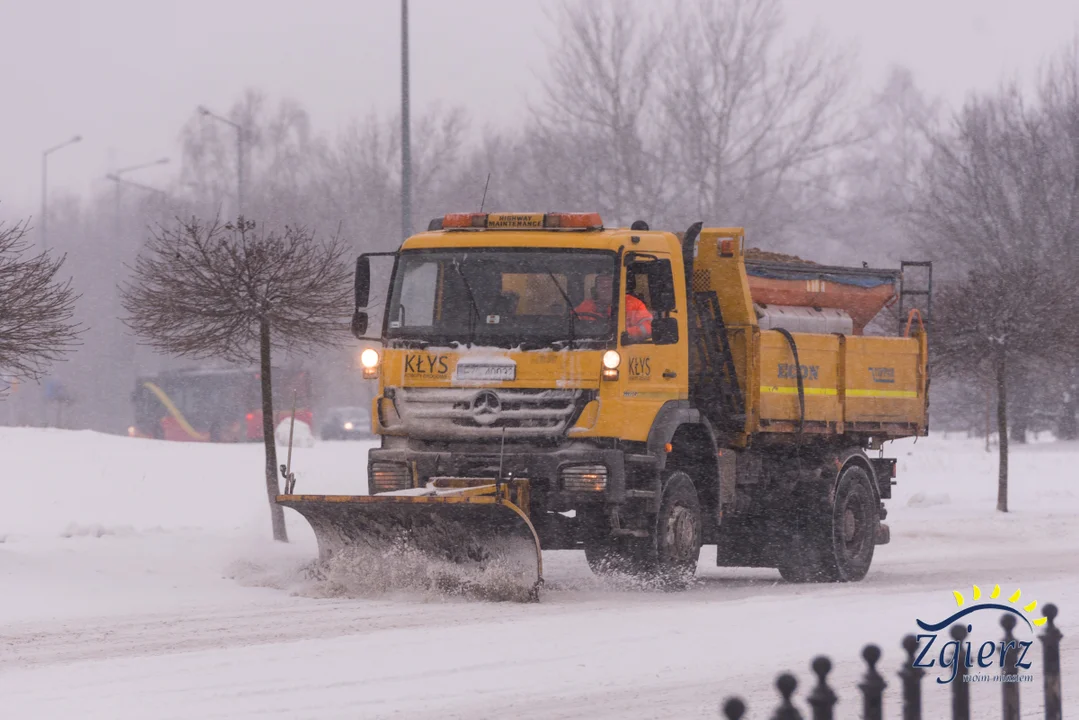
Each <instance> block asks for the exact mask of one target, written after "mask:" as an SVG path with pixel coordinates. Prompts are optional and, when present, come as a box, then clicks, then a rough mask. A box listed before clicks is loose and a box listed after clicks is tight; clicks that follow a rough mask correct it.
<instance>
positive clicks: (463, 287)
mask: <svg viewBox="0 0 1079 720" xmlns="http://www.w3.org/2000/svg"><path fill="white" fill-rule="evenodd" d="M616 270H617V262H616V256H615V254H614V253H613V252H597V251H587V252H585V251H577V250H551V251H547V250H523V251H509V250H488V249H467V250H464V249H455V250H449V251H422V252H421V251H417V252H412V253H403V254H402V255H401V258H400V260H399V261H398V264H397V272H396V275H395V277H394V281H393V287H392V289H391V291H390V304H389V308H388V310H387V313H386V318H387V323H386V337H387V338H390V339H393V338H400V339H411V340H422V341H427V342H432V343H451V342H459V343H469V342H471V343H474V344H478V345H492V346H502V347H512V346H514V345H518V344H526V345H527V344H532V343H539V344H545V345H551V344H558V343H567V344H570V343H572V344H575V345H582V344H583V345H588V344H591V345H595V344H596V343H597V342H605V341H607V340H608V339H609V338H611V337H613V335H614V320H613V319H612V318H611V317H610V314H611V313H608V312H605V313H602V314H600V313H596V312H590V313H584V312H582V310H583V309H584V308H589V307H591V308H592V309H594V307H595V301H596V300H597V299H598V300H600V301H601V302H600V305H601V306H602V307H604V308H607V307H609V306H611V304H612V301H613V297H614V294H613V293H614V289H613V287H612V284H611V283H610V282H601V283H600V288H602V290H603V291H604V292H605V293H608V294H607V296H606V297H603V298H597V297H594V296H595V295H596V294H597V289H596V278H597V276H605V278H607V279H609V278H612V277H615V276H616ZM589 301H591V302H589ZM571 308H574V309H576V312H574V313H572V314H571V312H570V311H571Z"/></svg>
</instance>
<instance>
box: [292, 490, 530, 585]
mask: <svg viewBox="0 0 1079 720" xmlns="http://www.w3.org/2000/svg"><path fill="white" fill-rule="evenodd" d="M507 489H508V488H507V486H506V485H502V486H500V487H497V488H496V487H495V486H494V485H490V486H484V487H471V488H468V489H467V491H471V492H470V494H465V493H462V492H460V491H456V492H455V491H454V490H443V491H440V490H438V489H436V488H433V487H432V488H424V489H422V490H417V491H413V492H424V491H427V492H426V493H425V494H422V495H418V494H409V495H397V494H383V495H370V496H366V495H279V496H278V497H277V502H278V503H279V504H281V505H284V506H285V507H290V508H292V509H294V510H296V512H298V513H300V514H301V515H303V516H304V518H305V519H306V520H307V522H308V523H309V524H310V525H311V528H312V529H313V530H314V532H315V538H316V539H317V540H318V547H319V560H320V563H321V564H322V565H323V566H326V567H332V569H333V571H334V573H335V574H336V573H338V572H341V571H345V572H347V573H348V574H350V575H352V578H351V580H353V581H354V582H352V583H350V584H355V585H356V586H357V587H361V588H363V587H368V588H370V589H374V590H379V591H388V590H395V589H410V590H436V591H438V592H440V593H447V594H455V595H467V596H473V597H479V598H483V599H488V600H514V601H518V602H530V601H535V600H538V598H539V586H540V584H541V583H542V561H541V556H540V546H539V540H538V538H537V537H536V533H535V530H534V529H533V527H532V524H531V523H530V522H529V521H528V518H527V516H526V515H525V514H524V513H523V512H522V511H521V510H520V508H518V507H517V506H516V505H514V504H513V503H511V502H510V501H509V500H508V499H506V497H505V495H506V490H507ZM467 491H466V492H467ZM436 493H438V494H436ZM441 493H453V494H441Z"/></svg>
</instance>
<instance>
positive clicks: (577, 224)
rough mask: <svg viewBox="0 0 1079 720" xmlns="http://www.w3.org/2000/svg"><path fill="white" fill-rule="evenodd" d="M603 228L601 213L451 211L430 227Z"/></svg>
mask: <svg viewBox="0 0 1079 720" xmlns="http://www.w3.org/2000/svg"><path fill="white" fill-rule="evenodd" d="M465 228H468V229H475V228H479V229H488V230H600V229H602V228H603V219H602V218H601V217H600V216H599V213H594V212H588V213H547V214H546V215H545V214H543V213H490V214H487V213H447V214H446V215H445V216H444V217H442V218H441V219H439V218H435V219H434V220H432V221H431V225H430V227H429V228H428V229H429V230H454V229H456V230H461V229H465Z"/></svg>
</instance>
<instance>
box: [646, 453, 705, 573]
mask: <svg viewBox="0 0 1079 720" xmlns="http://www.w3.org/2000/svg"><path fill="white" fill-rule="evenodd" d="M700 555H701V505H700V500H699V499H698V498H697V488H696V487H694V485H693V481H692V480H690V478H689V476H688V475H686V474H685V473H684V472H681V471H674V472H672V473H670V474H669V475H668V476H667V477H666V478H665V482H664V483H663V503H662V504H661V505H660V508H659V516H658V517H657V518H656V571H657V574H658V576H659V578H660V579H661V580H662V581H663V582H664V583H666V584H669V585H672V586H684V585H685V584H686V583H688V582H689V580H690V579H692V577H693V575H694V573H696V572H697V560H698V558H700Z"/></svg>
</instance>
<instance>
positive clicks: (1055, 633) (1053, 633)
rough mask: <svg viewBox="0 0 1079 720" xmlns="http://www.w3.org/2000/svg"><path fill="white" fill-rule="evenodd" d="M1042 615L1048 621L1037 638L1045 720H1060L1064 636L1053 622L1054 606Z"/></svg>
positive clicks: (1055, 616)
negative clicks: (1062, 641) (1061, 659)
mask: <svg viewBox="0 0 1079 720" xmlns="http://www.w3.org/2000/svg"><path fill="white" fill-rule="evenodd" d="M1042 615H1044V616H1045V617H1046V618H1048V620H1049V623H1048V625H1046V628H1045V632H1043V633H1042V634H1041V636H1040V637H1039V640H1041V641H1042V667H1043V668H1044V672H1045V720H1061V718H1062V717H1063V715H1062V711H1061V688H1060V640H1061V638H1063V637H1064V634H1063V633H1061V632H1060V630H1059V629H1058V628H1057V626H1056V624H1055V623H1054V622H1053V621H1054V620H1056V618H1057V606H1056V605H1053V604H1049V605H1046V606H1045V608H1044V609H1043V610H1042Z"/></svg>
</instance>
